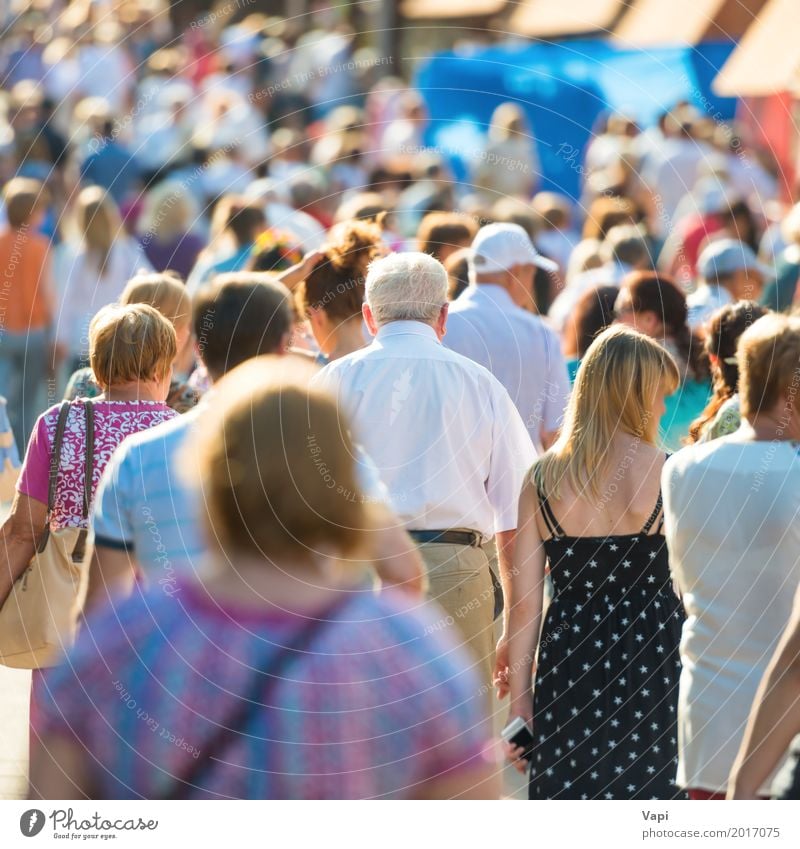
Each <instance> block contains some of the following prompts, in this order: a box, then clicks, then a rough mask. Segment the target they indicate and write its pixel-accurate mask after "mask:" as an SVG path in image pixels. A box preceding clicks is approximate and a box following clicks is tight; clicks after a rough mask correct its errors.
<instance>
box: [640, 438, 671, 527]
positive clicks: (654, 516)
mask: <svg viewBox="0 0 800 849" xmlns="http://www.w3.org/2000/svg"><path fill="white" fill-rule="evenodd" d="M671 456H672V455H671V454H669V452H667V454H666V455H665V457H664V462H665V463H666V462H667V460H669V458H670V457H671ZM663 507H664V497H663V495H662V493H661V487H659V488H658V500H657V501H656V506H655V507H654V508H653V512H652V513H651V514H650V518H649V519H648V520H647V521H646V522H645V523H644V527H643V528H642V531H641V532H642V533H643V534H649V533H650V528H652V527H653V524H654V523H655V521H656V519H657V518H658V514H659V513H661V521H660V522H659V523H658V527H657V528H656V530H655V534H653V536H656V535H657V534H660V533H661V531H662V529H663V527H664V513H663Z"/></svg>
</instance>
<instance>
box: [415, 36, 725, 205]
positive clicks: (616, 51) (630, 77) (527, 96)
mask: <svg viewBox="0 0 800 849" xmlns="http://www.w3.org/2000/svg"><path fill="white" fill-rule="evenodd" d="M734 46H735V45H734V44H731V43H717V42H708V43H704V44H700V45H697V46H695V47H690V46H685V47H664V48H652V49H639V50H630V49H620V48H618V47H616V46H615V45H613V44H611V43H609V42H608V41H601V40H577V41H563V42H533V43H526V44H524V45H521V46H495V47H490V48H482V49H476V50H475V51H470V52H459V53H455V52H447V53H440V54H437V55H435V56H433V57H432V58H431V59H429V60H428V61H427V62H425V63H424V64H423V65H422V66H421V67H420V68H419V70H418V72H417V74H416V78H415V87H416V88H417V89H418V90H419V91H420V92H421V94H422V96H423V97H424V99H425V102H426V104H427V107H428V112H429V115H430V119H431V121H430V126H429V127H428V130H427V136H426V143H428V144H429V145H431V146H432V147H436V148H438V149H440V150H441V151H442V152H443V154H444V155H445V156H446V157H447V159H448V160H449V162H450V164H451V167H452V168H453V170H454V172H455V174H456V176H457V177H458V178H459V179H464V178H465V177H466V175H467V173H468V168H469V163H470V161H471V159H473V158H474V157H475V156H476V155H477V154H479V152H480V151H481V150H482V148H483V146H484V145H485V138H486V130H487V128H488V125H489V121H490V119H491V116H492V112H493V111H494V109H495V108H496V107H497V106H498V105H499V104H501V103H504V102H506V101H512V102H515V103H517V104H518V105H519V106H520V107H521V108H522V109H523V110H524V112H525V113H526V115H527V118H528V121H529V123H530V125H531V127H532V128H533V134H534V136H535V137H536V145H537V153H538V155H539V159H540V161H541V164H542V172H543V173H542V179H541V181H540V185H541V188H542V189H544V190H550V191H559V192H563V193H564V194H567V195H568V196H570V197H572V198H573V199H575V198H577V197H578V195H579V192H580V189H579V187H580V184H581V174H582V169H581V163H582V162H583V152H584V150H585V148H586V145H587V143H588V141H589V139H590V138H591V135H592V131H593V127H594V125H595V122H596V121H597V119H598V117H599V116H600V115H601V114H602V113H604V112H608V111H622V112H625V113H626V114H629V115H631V116H632V117H633V118H635V119H636V120H637V121H638V122H639V123H640V124H641V125H643V126H648V125H651V124H652V123H654V122H655V120H656V119H657V117H658V116H659V115H660V114H662V113H663V112H666V111H667V110H669V109H670V108H671V107H672V106H674V105H675V103H676V102H677V101H679V100H688V101H689V102H691V103H693V104H694V105H695V107H696V108H697V109H698V110H699V111H700V112H701V113H703V114H706V115H708V116H709V117H710V118H713V119H714V120H717V121H725V120H729V119H730V118H732V117H733V114H734V111H735V106H736V99H735V98H723V97H718V96H717V95H715V94H714V93H713V92H712V91H711V81H712V80H713V79H714V77H715V76H716V75H717V73H718V72H719V70H720V68H721V67H722V65H723V64H724V63H725V61H726V59H727V58H728V56H729V55H730V53H731V52H732V50H733V48H734Z"/></svg>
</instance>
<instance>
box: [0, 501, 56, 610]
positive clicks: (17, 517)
mask: <svg viewBox="0 0 800 849" xmlns="http://www.w3.org/2000/svg"><path fill="white" fill-rule="evenodd" d="M46 521H47V505H46V504H42V502H41V501H37V500H36V499H35V498H30V497H29V496H27V495H23V494H22V493H21V492H18V493H17V495H16V497H15V499H14V503H13V505H12V506H11V513H10V514H9V516H8V518H7V519H6V521H5V522H4V523H3V526H2V528H0V607H2V605H3V604H5V601H6V599H7V598H8V596H9V595H10V593H11V590H12V588H13V586H14V582H15V581H16V580H17V578H19V576H20V575H21V574H22V573H23V572H24V571H25V570H26V569H27V568H28V562H29V561H30V559H31V557H33V555H34V554H35V553H36V542H37V539H38V537H39V534H41V533H42V531H43V529H44V525H45V522H46Z"/></svg>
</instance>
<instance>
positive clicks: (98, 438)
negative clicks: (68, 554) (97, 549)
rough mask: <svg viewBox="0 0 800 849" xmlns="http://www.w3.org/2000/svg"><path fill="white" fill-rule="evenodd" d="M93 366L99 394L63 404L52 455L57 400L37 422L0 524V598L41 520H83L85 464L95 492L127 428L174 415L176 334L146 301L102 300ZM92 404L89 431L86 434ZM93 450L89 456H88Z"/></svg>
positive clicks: (58, 524)
mask: <svg viewBox="0 0 800 849" xmlns="http://www.w3.org/2000/svg"><path fill="white" fill-rule="evenodd" d="M89 348H90V359H91V364H92V370H93V372H94V375H95V379H96V380H97V382H98V384H99V385H100V386H101V388H102V390H103V394H102V395H100V396H99V397H98V398H95V399H92V400H91V401H90V400H88V399H84V398H79V399H77V400H75V401H69V402H63V403H65V404H67V405H68V408H67V414H66V416H67V417H66V426H65V430H64V437H63V444H62V449H61V454H60V456H58V457H54V456H53V452H54V448H55V435H56V429H57V425H58V419H59V414H60V412H61V407H62V405H61V404H56V405H55V406H53V407H51V408H50V409H49V410H47V411H46V412H45V413H43V414H42V415H41V416H40V417H39V419H38V421H37V423H36V427H35V428H34V431H33V434H32V435H31V438H30V442H29V443H28V450H27V452H26V454H25V460H24V462H23V465H22V472H21V474H20V477H19V480H18V482H17V494H16V498H15V499H14V504H13V506H12V509H11V515H10V516H9V518H8V519H7V520H6V522H5V524H4V525H3V527H2V530H0V537H2V540H1V541H0V605H2V603H3V601H4V600H5V598H6V596H7V595H8V593H9V591H10V590H11V587H12V585H13V583H14V581H16V580H17V578H18V577H19V576H20V575H21V574H22V573H23V572H24V571H25V568H26V567H27V565H28V561H29V560H30V558H31V557H32V556H33V553H34V551H35V548H36V544H37V541H38V538H39V535H40V534H41V532H42V528H43V527H44V526H45V523H46V522H47V521H48V519H49V522H50V527H51V528H53V529H55V528H62V527H78V528H85V527H87V525H88V523H87V515H86V513H87V511H86V510H84V491H85V469H86V468H87V466H88V468H91V478H92V479H91V481H90V482H89V487H88V490H89V492H90V493H91V495H92V497H93V496H94V490H95V488H96V487H97V484H98V483H99V481H100V476H101V475H102V473H103V470H104V469H105V467H106V464H107V463H108V461H109V459H110V457H111V455H112V454H113V452H114V449H115V448H116V447H117V446H118V445H119V443H120V442H122V440H123V439H124V438H125V437H126V436H129V435H130V434H133V433H137V432H139V431H141V430H146V429H147V428H150V427H152V426H153V425H157V424H159V423H160V422H163V421H166V420H167V419H170V418H172V417H173V416H175V415H176V414H175V412H174V411H173V410H171V409H170V408H169V407H168V406H167V405H166V403H165V398H166V396H167V390H168V388H169V383H170V378H171V376H172V361H173V360H174V359H175V352H176V341H175V330H174V329H173V327H172V324H170V322H169V321H168V320H167V319H166V318H164V317H163V316H162V315H161V314H160V313H159V312H158V311H157V310H155V309H153V307H151V306H148V305H146V304H136V305H131V306H109V307H104V308H103V309H102V310H100V312H99V313H98V314H97V315H96V316H95V317H94V319H93V320H92V323H91V326H90V329H89ZM89 404H90V405H91V411H90V412H91V418H93V424H92V430H91V435H92V438H91V439H88V438H87V426H88V424H89V420H90V417H89V416H88V415H87V409H86V408H87V405H89ZM87 454H88V455H90V456H87ZM51 463H55V464H56V467H57V470H58V474H57V478H56V483H57V486H56V493H55V502H54V505H53V510H52V513H51V514H49V515H48V509H47V506H48V481H49V474H50V466H51Z"/></svg>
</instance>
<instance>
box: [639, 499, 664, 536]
mask: <svg viewBox="0 0 800 849" xmlns="http://www.w3.org/2000/svg"><path fill="white" fill-rule="evenodd" d="M663 506H664V499H663V498H662V496H661V490H660V489H659V491H658V501H656V506H655V507H654V508H653V512H652V513H651V514H650V518H649V519H648V520H647V521H646V522H645V523H644V527H643V528H642V531H641V532H642V534H644V535H645V536H647V535H648V534H649V533H650V528H652V527H653V524H654V522H655V521H656V519H657V518H658V514H659V513H661V508H662V507H663ZM663 521H664V517H663V515H662V517H661V522H662V523H663ZM658 530H659V531H660V530H661V524H659V526H658Z"/></svg>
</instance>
